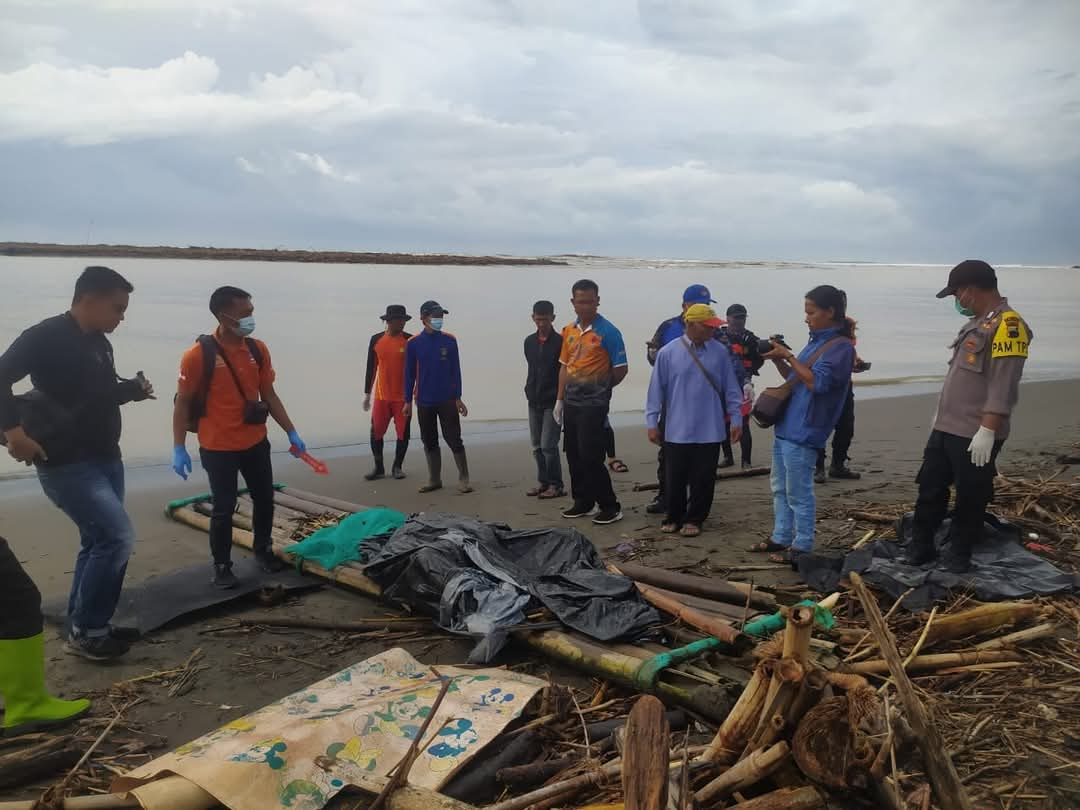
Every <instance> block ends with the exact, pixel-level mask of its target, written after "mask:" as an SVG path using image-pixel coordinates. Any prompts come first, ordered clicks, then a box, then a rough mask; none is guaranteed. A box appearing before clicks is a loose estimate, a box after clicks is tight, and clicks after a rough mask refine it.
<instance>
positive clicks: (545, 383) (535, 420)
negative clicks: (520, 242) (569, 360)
mask: <svg viewBox="0 0 1080 810" xmlns="http://www.w3.org/2000/svg"><path fill="white" fill-rule="evenodd" d="M532 318H533V323H535V324H536V332H534V333H533V334H531V335H529V336H528V337H527V338H525V361H526V362H527V363H528V366H529V376H528V378H527V379H526V380H525V399H527V400H528V402H529V436H530V437H531V439H532V448H533V456H534V457H535V458H536V474H537V486H535V487H533V488H532V489H530V490H529V491H528V492H527V493H526V494H527V495H529V496H532V497H539V498H544V499H548V498H561V497H562V496H563V495H565V494H566V493H565V492H564V491H563V477H562V462H561V461H560V460H559V430H560V429H559V425H558V423H557V422H556V421H555V416H554V408H555V400H556V399H557V398H558V394H559V354H560V353H561V352H562V335H560V334H559V333H558V332H556V331H555V330H554V329H553V328H552V324H553V323H554V321H555V306H554V304H552V303H551V302H550V301H537V302H536V303H535V304H533V316H532Z"/></svg>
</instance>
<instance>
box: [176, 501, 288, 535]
mask: <svg viewBox="0 0 1080 810" xmlns="http://www.w3.org/2000/svg"><path fill="white" fill-rule="evenodd" d="M192 508H193V509H194V510H195V511H196V512H198V513H199V514H200V515H206V516H207V517H212V516H213V511H214V506H213V504H211V503H210V502H209V501H203V502H201V503H195V504H192ZM232 525H233V526H235V527H236V528H238V529H244V530H245V531H249V532H250V531H252V530H253V529H254V528H255V524H254V523H253V521H252V519H251V518H250V517H249V516H248V515H245V514H243V513H241V512H233V514H232ZM293 528H295V526H294V527H293ZM270 536H271V537H272V538H273V539H274V540H276V541H278V542H279V543H288V542H292V536H291V533H290V532H288V531H283V530H282V529H280V528H279V527H278V525H277V523H276V521H275V523H274V528H273V529H271V530H270Z"/></svg>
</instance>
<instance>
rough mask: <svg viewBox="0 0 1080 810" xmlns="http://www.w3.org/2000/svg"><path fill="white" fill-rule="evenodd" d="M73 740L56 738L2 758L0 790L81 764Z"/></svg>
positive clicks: (0, 760)
mask: <svg viewBox="0 0 1080 810" xmlns="http://www.w3.org/2000/svg"><path fill="white" fill-rule="evenodd" d="M81 755H82V751H81V750H80V749H79V746H78V744H77V743H76V742H75V738H74V737H53V738H51V739H48V740H45V741H44V742H39V743H36V744H34V745H31V746H30V747H29V748H23V749H21V750H15V751H11V752H9V753H6V754H4V755H2V756H0V788H12V787H18V786H19V785H25V784H27V783H28V782H33V781H34V780H35V779H39V778H41V777H43V776H51V775H52V774H54V773H57V772H58V771H63V770H64V769H66V768H70V767H71V766H72V765H74V764H75V763H76V762H78V761H79V757H80V756H81Z"/></svg>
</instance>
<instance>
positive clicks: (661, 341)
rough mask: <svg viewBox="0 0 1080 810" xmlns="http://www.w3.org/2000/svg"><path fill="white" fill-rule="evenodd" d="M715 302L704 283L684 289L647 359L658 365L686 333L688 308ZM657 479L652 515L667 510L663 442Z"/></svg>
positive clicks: (650, 506) (648, 509)
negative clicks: (663, 351)
mask: <svg viewBox="0 0 1080 810" xmlns="http://www.w3.org/2000/svg"><path fill="white" fill-rule="evenodd" d="M715 303H716V302H715V301H714V300H713V297H712V293H710V292H709V288H708V287H706V286H705V285H704V284H691V285H690V286H689V287H687V288H686V290H685V291H683V297H682V312H680V313H679V314H678V315H676V316H675V317H673V318H668V319H667V320H666V321H664V322H663V323H661V324H660V325H659V326H658V327H656V332H655V333H654V334H653V336H652V340H650V341H649V342H648V343H646V344H645V350H646V351H645V359H646V360H648V361H649V365H650V366H655V365H656V355H657V353H658V352H659V351H660V350H661V349H662V348H664V347H665V346H666V345H667V344H669V343H671V342H672V341H673V340H678V339H679V338H681V337H682V336H683V335H684V334H686V323H685V322H684V321H683V315H684V314H685V313H686V310H688V309H689V308H690V307H692V306H693V305H694V304H705V305H709V304H715ZM740 382H741V378H740ZM659 430H660V435H661V436H662V435H663V433H664V415H663V413H661V414H660V425H659ZM656 480H657V482H658V483H659V485H660V489H659V490H657V493H656V497H655V498H653V500H652V502H651V503H649V504H648V505H647V506H646V507H645V511H646V512H648V513H649V514H650V515H660V514H663V513H664V512H666V511H667V504H666V502H665V500H664V445H663V444H662V443H661V445H660V451H659V452H658V453H657V459H656Z"/></svg>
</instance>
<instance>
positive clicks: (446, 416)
mask: <svg viewBox="0 0 1080 810" xmlns="http://www.w3.org/2000/svg"><path fill="white" fill-rule="evenodd" d="M416 420H417V421H418V422H419V423H420V440H421V441H422V442H423V443H424V450H427V451H432V450H438V449H439V426H440V425H441V426H442V436H443V439H444V440H445V441H446V446H447V447H449V448H450V450H451V451H453V452H454V453H462V452H464V451H465V444H464V442H462V441H461V414H459V413H458V409H457V402H455V401H454V400H452V399H448V400H446V401H445V402H440V403H439V404H438V405H417V406H416Z"/></svg>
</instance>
